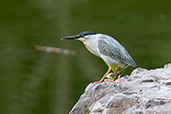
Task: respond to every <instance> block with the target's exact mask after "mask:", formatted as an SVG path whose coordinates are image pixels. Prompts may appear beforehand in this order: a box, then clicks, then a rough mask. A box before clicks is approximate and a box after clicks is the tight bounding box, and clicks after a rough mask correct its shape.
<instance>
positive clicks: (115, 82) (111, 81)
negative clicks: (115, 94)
mask: <svg viewBox="0 0 171 114" xmlns="http://www.w3.org/2000/svg"><path fill="white" fill-rule="evenodd" d="M109 81H111V82H113V83H115V84H117V82H115V81H113V80H109Z"/></svg>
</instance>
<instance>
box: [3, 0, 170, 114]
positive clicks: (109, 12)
mask: <svg viewBox="0 0 171 114" xmlns="http://www.w3.org/2000/svg"><path fill="white" fill-rule="evenodd" d="M86 30H89V31H94V32H100V33H106V34H109V35H111V36H114V37H115V38H116V39H117V40H118V41H119V42H120V43H121V44H122V45H123V46H124V47H125V48H126V49H127V50H128V52H129V53H130V55H131V56H132V57H133V59H134V60H135V62H136V63H137V67H143V68H148V69H150V68H157V67H163V66H164V64H166V63H169V62H171V43H170V42H171V2H170V0H163V1H160V0H141V1H139V0H129V1H128V0H106V1H104V0H101V1H100V0H4V1H1V3H0V50H1V51H0V114H66V113H68V112H69V111H70V110H71V108H72V106H73V105H74V104H75V103H76V101H77V100H78V98H79V96H80V95H81V94H82V93H83V92H84V89H85V87H86V86H87V85H88V84H89V83H90V82H94V81H97V80H99V79H100V78H101V77H102V75H103V74H104V73H105V71H106V70H107V66H106V65H105V63H104V62H103V61H102V60H101V59H99V58H98V57H95V56H94V55H92V54H90V53H89V52H88V51H87V50H86V48H85V47H84V46H83V44H82V43H80V42H78V41H61V40H60V38H61V37H64V36H68V35H74V34H77V33H79V32H82V31H86ZM35 45H45V46H53V47H60V48H66V49H71V50H75V51H76V52H77V54H76V55H75V56H69V55H62V54H49V53H45V52H39V51H36V50H35V49H34V47H35ZM132 70H133V68H128V69H127V72H126V74H129V73H130V72H131V71H132Z"/></svg>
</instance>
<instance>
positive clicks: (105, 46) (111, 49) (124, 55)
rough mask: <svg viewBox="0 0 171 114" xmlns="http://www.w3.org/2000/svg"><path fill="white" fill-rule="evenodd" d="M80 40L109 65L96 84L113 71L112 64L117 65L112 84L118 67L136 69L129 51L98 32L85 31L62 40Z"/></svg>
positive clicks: (111, 38)
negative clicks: (128, 66)
mask: <svg viewBox="0 0 171 114" xmlns="http://www.w3.org/2000/svg"><path fill="white" fill-rule="evenodd" d="M70 39H75V40H80V41H82V42H83V43H84V45H85V47H86V48H87V49H88V50H89V51H90V52H91V53H92V54H94V55H96V56H98V57H100V58H102V59H103V60H104V62H105V63H106V64H107V65H108V71H107V72H106V73H105V74H104V76H103V77H102V79H101V80H100V81H98V82H95V83H101V82H103V81H104V79H105V77H106V76H107V75H108V74H109V72H110V71H111V70H112V68H111V64H115V75H114V78H113V80H111V81H112V82H115V80H116V77H117V72H118V66H120V67H123V66H124V65H126V64H127V65H130V66H133V67H135V66H136V64H135V62H134V60H133V59H132V58H131V56H130V55H129V54H128V52H127V50H126V49H125V48H124V47H123V46H122V45H121V44H120V43H119V42H118V41H117V40H115V39H114V38H113V37H111V36H109V35H106V34H100V33H96V32H90V31H84V32H81V33H79V34H78V35H74V36H68V37H64V38H62V40H70Z"/></svg>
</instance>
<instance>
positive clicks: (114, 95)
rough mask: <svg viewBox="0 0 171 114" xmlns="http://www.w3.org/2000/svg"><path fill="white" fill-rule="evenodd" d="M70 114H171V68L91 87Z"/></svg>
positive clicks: (137, 72) (138, 71)
mask: <svg viewBox="0 0 171 114" xmlns="http://www.w3.org/2000/svg"><path fill="white" fill-rule="evenodd" d="M70 114H171V64H168V65H165V66H164V68H158V69H154V70H147V69H143V68H137V69H135V70H134V71H133V72H132V73H131V75H130V76H125V77H122V78H120V79H118V80H117V84H114V83H113V82H110V81H108V80H106V81H105V82H103V83H101V84H92V83H91V84H89V85H88V86H87V88H86V89H85V92H84V93H83V94H82V95H81V97H80V99H79V100H78V102H77V103H76V104H75V106H74V107H73V109H72V110H71V111H70Z"/></svg>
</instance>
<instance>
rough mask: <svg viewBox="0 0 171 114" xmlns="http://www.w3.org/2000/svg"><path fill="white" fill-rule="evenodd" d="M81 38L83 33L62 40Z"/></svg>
mask: <svg viewBox="0 0 171 114" xmlns="http://www.w3.org/2000/svg"><path fill="white" fill-rule="evenodd" d="M79 38H81V35H74V36H68V37H64V38H62V39H61V40H72V39H74V40H76V39H79Z"/></svg>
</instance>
